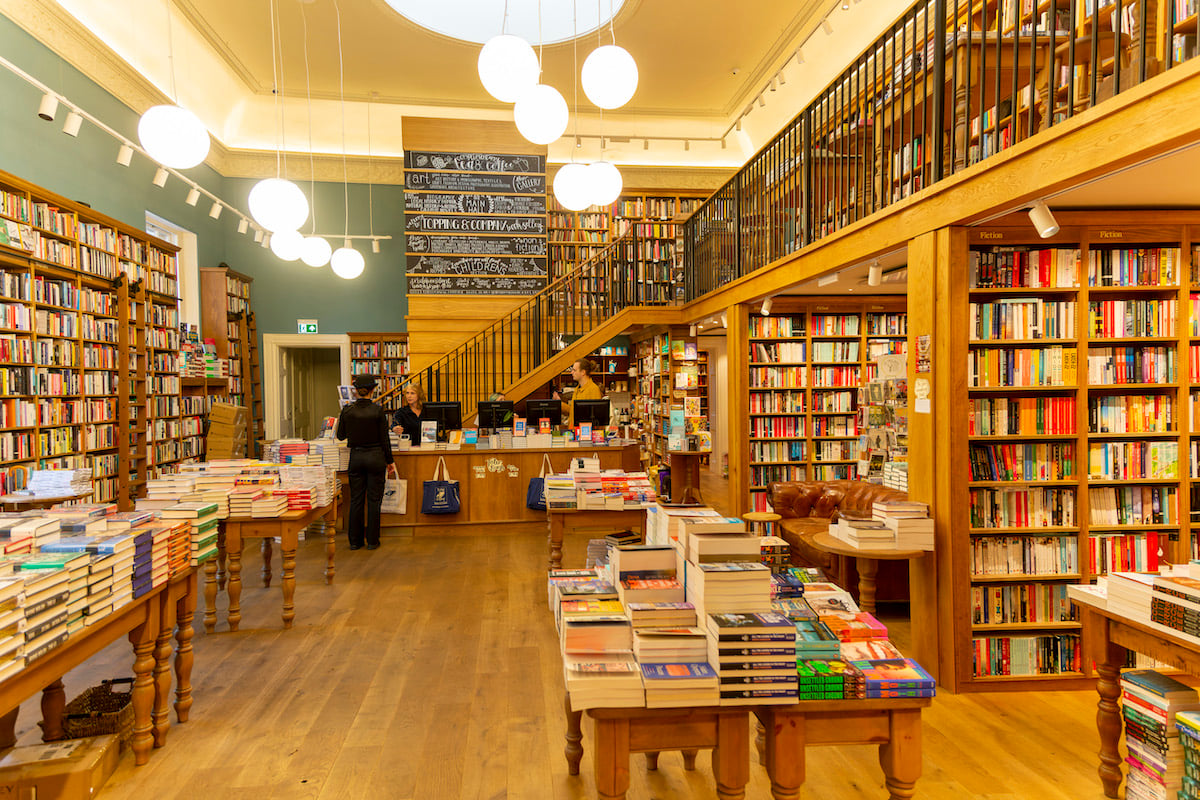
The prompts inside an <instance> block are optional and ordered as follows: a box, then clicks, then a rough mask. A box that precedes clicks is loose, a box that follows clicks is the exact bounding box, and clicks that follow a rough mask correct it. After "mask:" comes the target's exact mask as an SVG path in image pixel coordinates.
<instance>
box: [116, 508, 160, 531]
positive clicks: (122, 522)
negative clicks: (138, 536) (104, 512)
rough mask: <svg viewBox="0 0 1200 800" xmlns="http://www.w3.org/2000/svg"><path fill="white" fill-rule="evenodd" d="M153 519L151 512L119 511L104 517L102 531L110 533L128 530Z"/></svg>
mask: <svg viewBox="0 0 1200 800" xmlns="http://www.w3.org/2000/svg"><path fill="white" fill-rule="evenodd" d="M152 519H154V512H153V511H119V512H117V513H116V514H109V515H108V516H107V517H104V530H106V531H108V532H110V533H117V532H119V531H124V530H129V529H130V528H133V527H136V526H138V525H143V524H145V523H147V522H149V521H150V520H152Z"/></svg>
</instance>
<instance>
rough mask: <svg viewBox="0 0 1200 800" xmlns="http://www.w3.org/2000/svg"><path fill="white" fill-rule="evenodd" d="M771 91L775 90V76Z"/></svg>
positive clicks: (772, 79) (772, 80)
mask: <svg viewBox="0 0 1200 800" xmlns="http://www.w3.org/2000/svg"><path fill="white" fill-rule="evenodd" d="M771 91H772V92H773V91H775V78H771Z"/></svg>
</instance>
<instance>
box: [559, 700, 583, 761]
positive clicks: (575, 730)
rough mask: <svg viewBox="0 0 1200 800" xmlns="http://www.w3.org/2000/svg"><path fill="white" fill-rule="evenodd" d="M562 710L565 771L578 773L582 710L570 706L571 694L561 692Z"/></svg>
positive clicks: (581, 757)
mask: <svg viewBox="0 0 1200 800" xmlns="http://www.w3.org/2000/svg"><path fill="white" fill-rule="evenodd" d="M563 710H564V711H566V712H567V737H566V738H567V746H566V747H565V748H564V749H563V753H564V754H565V755H566V757H567V772H568V773H569V774H571V775H578V774H579V762H580V761H581V760H582V759H583V745H582V744H580V743H581V742H582V741H583V712H582V711H575V710H574V709H572V708H571V695H570V693H569V692H564V693H563Z"/></svg>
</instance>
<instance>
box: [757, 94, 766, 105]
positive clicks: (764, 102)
mask: <svg viewBox="0 0 1200 800" xmlns="http://www.w3.org/2000/svg"><path fill="white" fill-rule="evenodd" d="M758 107H759V108H766V107H767V101H766V100H763V96H762V95H761V94H760V95H759V96H758Z"/></svg>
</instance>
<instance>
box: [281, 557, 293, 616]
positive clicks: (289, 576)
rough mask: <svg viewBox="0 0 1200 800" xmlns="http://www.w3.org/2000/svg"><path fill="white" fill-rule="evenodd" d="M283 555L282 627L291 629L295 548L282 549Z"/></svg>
mask: <svg viewBox="0 0 1200 800" xmlns="http://www.w3.org/2000/svg"><path fill="white" fill-rule="evenodd" d="M281 552H282V553H283V627H284V628H290V627H292V620H294V619H295V618H296V604H295V603H294V602H293V600H294V599H295V597H296V548H295V547H284V548H282V550H281Z"/></svg>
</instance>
